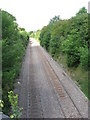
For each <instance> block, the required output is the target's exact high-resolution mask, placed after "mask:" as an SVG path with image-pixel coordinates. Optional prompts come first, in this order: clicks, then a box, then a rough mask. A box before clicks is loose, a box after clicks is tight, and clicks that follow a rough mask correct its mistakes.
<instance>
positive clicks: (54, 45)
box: [39, 7, 90, 96]
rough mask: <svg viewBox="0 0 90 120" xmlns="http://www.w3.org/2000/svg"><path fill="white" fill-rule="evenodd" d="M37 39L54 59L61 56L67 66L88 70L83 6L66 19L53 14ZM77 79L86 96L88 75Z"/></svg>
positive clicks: (85, 20) (88, 61) (85, 13)
mask: <svg viewBox="0 0 90 120" xmlns="http://www.w3.org/2000/svg"><path fill="white" fill-rule="evenodd" d="M39 39H40V44H41V45H42V46H43V47H44V48H45V49H46V50H47V51H48V52H49V53H50V54H51V55H52V57H53V58H54V59H55V60H57V61H58V62H60V61H61V59H62V56H63V60H64V61H63V60H62V61H63V62H64V63H65V64H64V65H66V66H67V68H69V69H77V68H80V69H79V70H80V71H85V72H88V71H89V70H90V64H89V63H90V52H88V43H89V39H88V14H87V10H86V9H85V7H83V8H81V9H80V10H79V12H78V13H77V14H76V16H74V17H72V18H70V19H68V20H61V19H60V17H59V16H57V17H56V16H55V17H54V18H53V19H51V20H50V23H49V24H48V25H47V26H44V27H43V29H42V30H41V34H40V38H39ZM77 74H78V73H77ZM86 75H87V74H86ZM80 77H81V76H79V78H80ZM78 81H79V83H80V84H82V85H81V89H82V90H83V92H84V93H85V94H86V95H87V96H88V89H87V88H88V86H87V84H88V77H86V78H83V80H78Z"/></svg>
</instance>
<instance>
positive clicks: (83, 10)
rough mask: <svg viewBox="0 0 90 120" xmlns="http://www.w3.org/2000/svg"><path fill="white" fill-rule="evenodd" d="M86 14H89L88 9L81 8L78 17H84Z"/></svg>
mask: <svg viewBox="0 0 90 120" xmlns="http://www.w3.org/2000/svg"><path fill="white" fill-rule="evenodd" d="M84 13H87V9H86V8H85V7H83V8H81V9H80V10H79V12H78V13H77V14H76V15H82V14H84Z"/></svg>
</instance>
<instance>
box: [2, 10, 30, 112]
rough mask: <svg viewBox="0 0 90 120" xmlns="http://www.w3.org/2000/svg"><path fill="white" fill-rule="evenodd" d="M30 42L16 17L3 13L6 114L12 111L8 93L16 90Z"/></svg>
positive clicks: (3, 78)
mask: <svg viewBox="0 0 90 120" xmlns="http://www.w3.org/2000/svg"><path fill="white" fill-rule="evenodd" d="M28 40H29V36H28V33H27V32H26V31H25V29H23V28H18V25H17V23H16V19H15V17H13V16H12V15H11V14H9V13H8V12H6V11H2V51H3V52H2V68H3V69H2V72H3V75H2V93H3V94H2V99H3V101H4V107H3V112H4V113H6V114H9V111H10V102H9V99H8V91H10V90H13V89H14V83H15V79H16V78H17V77H18V75H19V73H20V68H21V64H22V59H23V57H24V54H25V49H26V47H27V44H28Z"/></svg>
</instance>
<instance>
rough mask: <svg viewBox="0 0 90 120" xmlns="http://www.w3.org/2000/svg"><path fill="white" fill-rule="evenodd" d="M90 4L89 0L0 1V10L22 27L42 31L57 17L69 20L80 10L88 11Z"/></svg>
mask: <svg viewBox="0 0 90 120" xmlns="http://www.w3.org/2000/svg"><path fill="white" fill-rule="evenodd" d="M88 2H89V0H0V8H1V9H3V10H5V11H7V12H9V13H11V14H12V15H14V16H15V17H16V19H17V23H18V24H19V26H20V27H23V28H25V29H26V30H27V31H31V30H38V29H41V28H42V27H43V26H45V25H47V24H48V23H49V21H50V19H51V18H53V17H54V16H55V15H60V18H61V19H68V18H70V17H72V16H74V15H75V14H76V13H77V12H78V11H79V9H80V8H82V7H86V9H88Z"/></svg>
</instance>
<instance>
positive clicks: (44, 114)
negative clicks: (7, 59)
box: [15, 40, 88, 118]
mask: <svg viewBox="0 0 90 120" xmlns="http://www.w3.org/2000/svg"><path fill="white" fill-rule="evenodd" d="M17 82H18V81H17ZM19 82H20V85H17V84H16V88H15V91H16V93H18V94H19V106H20V107H23V111H22V116H21V117H22V118H87V117H88V101H87V98H86V97H85V96H84V94H83V93H82V92H81V91H80V89H79V88H78V87H77V86H76V85H75V84H74V83H73V82H72V80H70V78H69V76H68V75H67V74H66V73H65V72H64V71H63V69H62V68H60V66H59V65H58V64H57V63H56V62H55V61H54V60H52V58H51V57H50V56H49V54H48V53H47V52H46V51H45V50H44V49H43V48H42V47H40V46H39V45H38V44H37V42H35V40H31V42H30V44H29V46H28V48H27V51H26V56H25V60H24V62H23V65H22V70H21V75H20V79H19Z"/></svg>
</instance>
